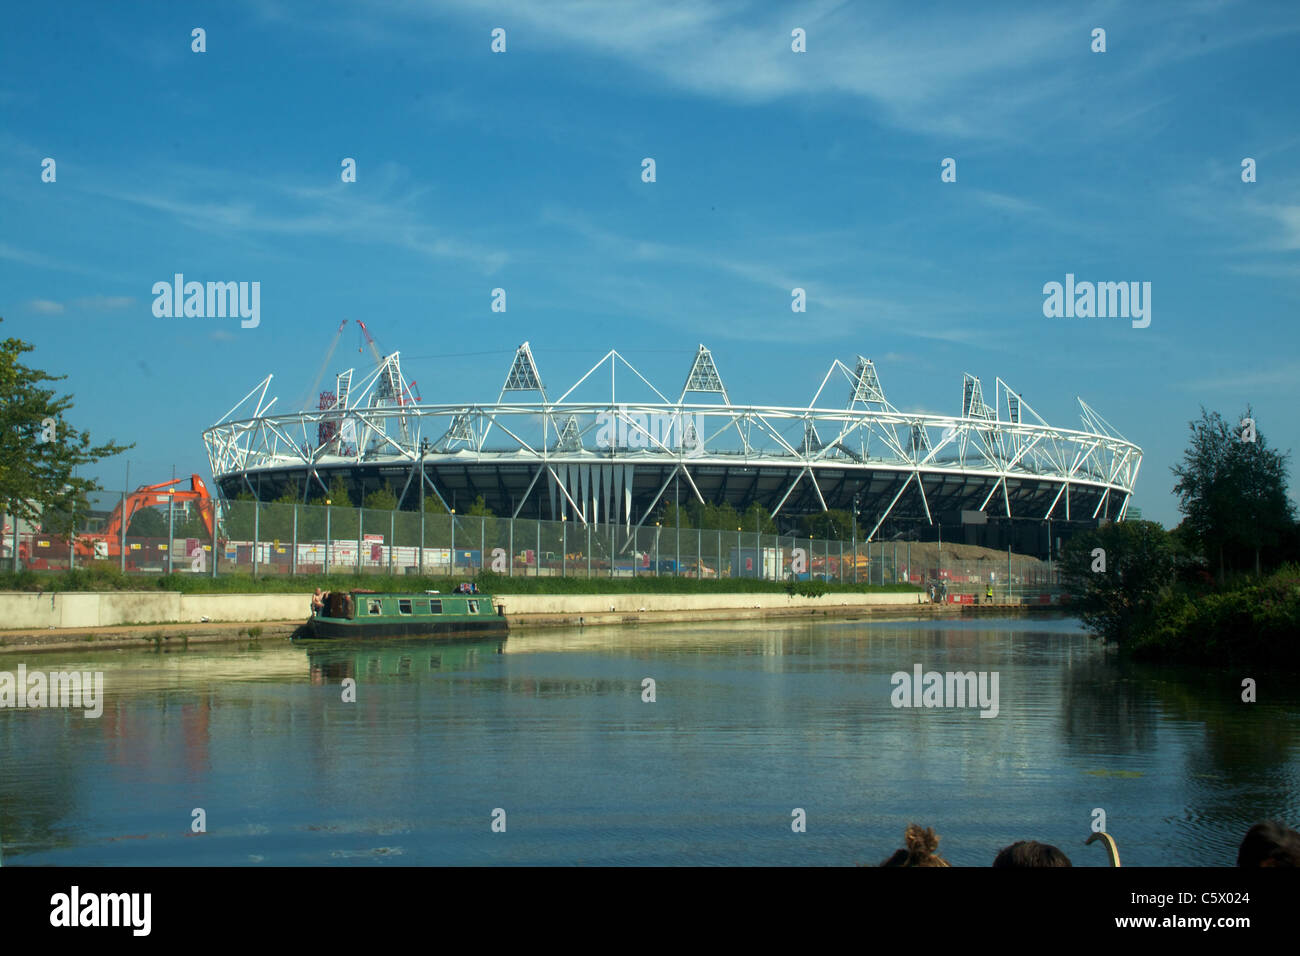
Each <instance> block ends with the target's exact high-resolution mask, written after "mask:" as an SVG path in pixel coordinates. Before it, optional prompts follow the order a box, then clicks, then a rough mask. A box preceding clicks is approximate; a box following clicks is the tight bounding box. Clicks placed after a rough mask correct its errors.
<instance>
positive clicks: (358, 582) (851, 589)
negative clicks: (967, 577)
mask: <svg viewBox="0 0 1300 956" xmlns="http://www.w3.org/2000/svg"><path fill="white" fill-rule="evenodd" d="M467 580H474V581H475V582H477V584H478V586H479V588H480V589H481V590H483V591H486V592H488V593H492V594H737V593H745V594H778V593H789V592H790V591H791V588H790V587H789V586H787V585H786V584H785V583H783V582H779V581H761V580H756V579H754V578H727V579H723V580H713V579H708V578H706V579H703V580H697V579H696V578H687V577H682V578H678V577H671V576H661V577H654V576H653V575H650V576H643V575H638V576H637V577H635V578H606V577H591V578H577V577H567V578H561V577H554V578H552V577H532V576H524V575H517V576H513V577H511V576H508V575H504V574H492V573H491V572H487V573H482V574H477V575H475V576H474V577H473V578H472V579H470V578H465V577H456V578H450V577H417V576H414V575H386V574H362V575H354V574H331V575H321V574H318V575H299V576H297V577H289V576H288V575H284V574H270V575H259V576H258V577H257V578H256V579H254V578H253V577H252V575H249V574H222V575H221V576H220V577H216V578H213V577H210V576H207V575H198V574H172V575H165V574H164V575H139V574H137V575H127V574H123V573H122V572H121V571H119V570H118V569H117V568H115V567H111V566H109V567H103V566H101V567H90V568H78V569H76V570H74V571H65V572H61V573H51V572H35V571H20V572H18V573H17V574H14V573H13V572H12V571H10V572H5V573H0V591H43V592H50V591H179V592H181V593H183V594H256V593H269V594H299V593H304V592H308V591H311V590H313V589H315V588H318V587H319V588H322V589H324V590H327V591H330V590H347V589H349V588H368V589H370V590H374V591H424V590H438V591H442V592H444V593H446V592H448V591H451V590H452V589H454V588H455V587H456V585H457V584H462V583H464V582H465V581H467ZM919 590H920V588H918V587H916V586H915V585H909V584H887V585H884V586H881V585H867V584H852V583H846V584H840V583H839V582H837V581H830V582H822V581H804V582H798V583H796V584H794V586H793V593H799V594H807V595H808V596H812V597H815V596H817V595H818V594H842V593H854V594H866V593H876V594H882V593H883V594H897V593H909V592H917V591H919Z"/></svg>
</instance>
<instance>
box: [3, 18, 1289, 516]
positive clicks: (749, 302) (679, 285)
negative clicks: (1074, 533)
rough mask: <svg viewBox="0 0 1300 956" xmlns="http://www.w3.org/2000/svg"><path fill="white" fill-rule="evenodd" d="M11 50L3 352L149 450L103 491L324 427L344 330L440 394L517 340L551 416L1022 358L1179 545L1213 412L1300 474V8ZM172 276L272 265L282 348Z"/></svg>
mask: <svg viewBox="0 0 1300 956" xmlns="http://www.w3.org/2000/svg"><path fill="white" fill-rule="evenodd" d="M194 27H202V28H204V29H205V30H206V32H207V51H206V52H205V53H201V54H200V53H194V52H192V51H191V30H192V29H193V28H194ZM496 27H501V28H503V29H505V31H506V44H507V47H506V52H505V53H503V54H494V53H492V52H491V50H490V43H491V36H490V34H491V31H492V30H493V28H496ZM796 27H799V28H802V29H804V30H805V31H806V34H807V52H806V53H802V54H796V53H793V52H792V51H791V48H790V47H791V30H792V29H794V28H796ZM1096 27H1101V28H1103V29H1105V31H1106V47H1107V49H1106V52H1105V53H1094V52H1092V50H1091V48H1090V47H1091V45H1092V30H1093V29H1094V28H1096ZM0 62H2V63H3V64H4V66H3V69H2V70H0V316H3V317H4V319H5V322H4V324H3V326H0V334H3V335H6V336H18V337H21V338H23V339H26V340H28V341H30V342H32V343H33V344H34V345H35V346H36V351H35V352H34V353H32V355H31V356H29V359H28V360H29V362H31V363H32V364H35V365H37V366H38V367H42V368H45V369H47V370H49V371H51V372H56V373H61V374H67V375H68V381H67V382H66V383H65V384H66V387H67V389H68V390H69V391H71V392H72V393H73V395H74V396H75V401H76V408H75V411H74V413H73V415H72V418H73V421H74V422H75V424H76V425H77V426H78V427H81V428H88V429H90V431H91V433H92V435H93V436H94V437H95V438H96V439H97V440H103V439H107V438H109V437H112V438H114V439H116V440H118V441H124V442H135V443H136V447H135V449H133V450H132V451H131V452H130V453H128V455H127V456H123V457H121V458H118V459H114V460H111V461H108V462H106V463H105V464H104V465H103V466H102V467H101V468H100V469H99V471H98V473H97V474H98V477H99V478H100V480H101V482H102V483H103V484H104V485H105V486H106V487H109V488H114V489H116V488H119V487H121V486H122V484H123V482H124V480H125V477H124V471H125V458H126V457H129V458H130V460H131V482H132V484H133V485H135V484H138V483H141V482H144V481H157V480H162V479H165V478H167V477H170V474H171V468H172V466H173V465H175V467H176V469H177V473H178V474H187V473H189V472H190V471H197V472H199V473H200V474H203V475H204V477H207V475H208V470H207V459H206V456H205V454H204V450H203V445H202V442H201V439H200V433H201V431H202V430H203V428H205V427H206V426H208V425H210V424H212V423H213V422H214V421H215V420H216V419H217V418H218V417H219V416H221V415H222V414H223V413H224V412H225V411H226V410H227V409H228V408H229V407H230V406H232V405H234V404H235V402H236V401H238V400H239V398H240V397H242V396H243V395H244V394H245V392H247V391H248V390H249V389H250V388H251V387H252V386H253V385H254V384H256V383H257V382H258V381H259V380H260V379H261V378H262V377H264V376H265V375H266V374H267V373H268V372H273V373H275V380H274V382H273V386H272V391H273V393H275V394H278V395H279V396H280V402H279V404H278V406H277V408H278V409H279V410H289V407H290V406H296V405H297V404H298V403H299V402H300V401H301V400H302V398H303V397H304V395H305V393H306V392H307V390H308V387H309V386H310V384H311V381H312V379H313V378H314V377H315V375H316V372H317V370H318V368H319V367H320V364H321V361H322V359H323V358H324V355H325V351H326V349H327V347H328V345H329V343H330V340H331V339H332V338H333V335H334V330H335V329H336V328H337V327H338V324H339V322H340V321H341V320H342V319H362V320H364V321H366V323H367V324H368V325H369V326H370V328H371V329H372V331H373V332H374V334H375V336H376V338H377V339H378V340H379V343H380V345H381V346H382V347H383V348H384V349H385V350H393V349H400V350H401V351H402V354H403V368H404V371H405V372H406V375H407V377H408V378H415V379H417V380H418V381H419V383H420V390H421V392H422V395H423V398H424V399H425V400H426V401H434V402H452V401H463V400H483V401H490V400H493V399H495V398H496V395H497V391H498V390H499V387H500V383H501V380H502V378H503V377H504V375H505V372H506V368H507V366H508V364H509V360H510V354H511V352H512V350H513V349H514V347H515V346H516V345H518V344H519V343H520V342H522V341H524V340H529V341H530V342H531V343H532V346H533V348H534V351H535V354H536V356H537V360H538V364H539V366H540V368H541V371H542V374H543V377H544V379H545V380H546V381H547V384H548V386H549V387H551V388H552V390H553V391H559V390H562V388H563V387H566V386H567V385H568V384H570V383H571V382H572V381H574V380H575V379H576V378H577V377H578V376H580V375H581V374H582V373H583V372H584V371H586V369H587V368H588V367H589V366H591V365H592V364H593V363H595V362H596V361H597V360H598V359H599V357H600V356H601V355H602V354H603V353H604V352H605V351H606V350H608V349H609V348H617V349H618V350H619V351H620V353H622V354H623V355H625V356H626V357H627V358H628V359H629V360H630V361H632V362H633V363H634V364H635V365H636V366H637V368H638V369H640V370H641V371H642V372H643V373H645V374H646V375H647V376H648V377H649V378H650V379H651V380H652V381H654V382H655V383H656V384H658V385H659V386H660V388H661V389H663V390H665V391H668V390H670V389H671V390H673V391H675V390H677V389H679V388H680V384H681V381H682V380H683V379H684V377H685V375H686V372H687V369H688V368H689V365H690V361H691V357H692V355H693V353H694V350H695V347H696V345H697V344H698V343H700V342H703V343H705V344H706V345H708V346H709V347H710V348H711V349H712V351H713V354H714V357H715V359H716V361H717V363H718V367H719V369H720V371H721V373H722V375H723V378H724V380H725V381H726V383H727V386H728V389H729V391H730V393H731V397H732V401H734V402H738V403H750V402H753V403H771V404H791V405H797V404H803V403H805V402H807V401H808V400H809V399H810V398H811V397H812V395H813V393H814V391H815V390H816V388H817V385H818V383H819V382H820V381H821V378H822V376H823V375H824V374H825V371H826V368H827V366H828V365H829V364H830V362H831V360H832V359H835V358H839V359H841V360H843V361H845V362H846V363H848V364H849V365H850V367H851V366H852V364H853V359H854V356H855V355H856V354H858V353H861V354H864V355H866V356H868V357H871V358H873V359H874V360H875V362H876V364H877V367H878V369H879V372H880V376H881V380H882V383H883V385H884V388H885V390H886V393H887V394H888V396H889V397H890V399H891V400H892V401H893V403H894V404H895V405H897V406H898V407H900V408H902V409H904V410H908V411H925V412H935V413H946V414H957V413H959V410H960V386H961V375H962V373H963V372H967V371H968V372H971V373H974V374H976V375H979V376H981V377H982V378H983V381H984V385H985V394H986V398H991V395H992V392H993V381H994V377H995V376H997V375H1000V376H1002V378H1003V379H1004V380H1006V381H1007V382H1009V383H1010V384H1011V385H1012V386H1013V387H1015V388H1016V389H1017V390H1019V391H1020V392H1021V393H1022V394H1023V395H1024V397H1025V399H1026V400H1027V401H1028V402H1029V403H1030V404H1032V405H1033V406H1034V408H1035V409H1036V410H1037V411H1038V412H1039V413H1040V414H1042V415H1043V416H1044V417H1045V418H1046V419H1047V420H1048V421H1049V422H1051V423H1053V424H1057V425H1061V426H1065V427H1078V414H1077V407H1076V405H1075V402H1074V396H1076V395H1079V396H1082V397H1083V398H1084V399H1085V400H1086V401H1087V402H1088V403H1089V404H1090V405H1091V406H1092V407H1093V408H1095V409H1096V410H1098V411H1099V412H1100V413H1101V414H1102V415H1104V416H1105V417H1106V418H1107V419H1108V420H1109V421H1110V422H1111V423H1112V424H1113V425H1114V426H1115V427H1116V428H1117V429H1118V430H1119V431H1120V432H1122V433H1123V434H1124V435H1125V437H1127V438H1129V439H1130V440H1132V441H1135V442H1137V443H1138V444H1140V445H1141V446H1142V447H1143V448H1144V450H1145V460H1144V462H1143V467H1142V474H1141V476H1140V477H1139V479H1138V485H1137V492H1136V495H1135V499H1134V503H1135V505H1137V506H1138V507H1140V508H1141V509H1142V511H1143V514H1144V517H1148V518H1154V519H1156V520H1160V521H1163V522H1165V523H1166V524H1173V523H1176V521H1177V520H1178V517H1179V516H1178V513H1177V507H1176V502H1175V499H1174V498H1173V496H1172V490H1171V489H1172V485H1173V480H1174V479H1173V478H1172V476H1171V475H1170V473H1169V467H1170V465H1171V464H1173V463H1174V462H1175V461H1177V460H1178V459H1179V458H1180V457H1181V453H1182V449H1183V448H1184V446H1185V444H1186V438H1187V422H1188V421H1189V420H1191V419H1193V418H1195V417H1197V416H1198V415H1199V407H1200V405H1202V404H1204V405H1206V406H1207V407H1209V408H1211V409H1217V410H1220V411H1222V412H1223V413H1224V414H1225V415H1229V416H1235V415H1236V414H1237V413H1238V412H1240V411H1241V410H1243V409H1244V407H1245V405H1246V403H1247V402H1251V403H1253V406H1254V410H1255V417H1256V419H1257V421H1258V423H1259V427H1260V429H1261V430H1262V431H1263V433H1264V434H1265V435H1266V436H1267V438H1268V439H1269V441H1270V443H1271V444H1272V445H1273V446H1274V447H1280V448H1282V449H1297V450H1300V424H1298V421H1300V419H1298V418H1297V416H1296V415H1295V405H1296V397H1297V387H1296V381H1297V378H1298V377H1300V348H1298V347H1297V343H1300V334H1298V333H1297V330H1296V326H1295V321H1296V318H1297V304H1298V303H1300V262H1298V261H1297V254H1298V253H1300V189H1298V188H1297V187H1298V186H1300V111H1298V110H1297V108H1296V102H1295V97H1296V90H1297V88H1298V87H1300V84H1298V82H1297V81H1298V80H1300V5H1297V4H1294V3H1278V4H1269V3H1252V2H1189V3H1176V4H1172V3H1171V4H1163V3H1132V4H1111V3H1093V4H1070V5H1068V6H1067V5H1059V6H1058V5H1055V4H1012V5H1004V4H965V3H952V4H942V3H940V4H925V5H918V4H914V3H900V4H896V5H895V4H877V3H873V4H870V5H867V4H860V3H858V4H854V3H842V2H810V3H790V4H779V5H778V4H772V3H761V2H760V3H745V2H740V0H733V2H707V0H692V2H684V3H676V2H669V0H626V2H619V3H594V2H577V0H554V2H547V3H522V2H501V3H491V4H473V3H460V2H455V0H438V2H417V0H373V2H368V3H365V4H355V3H340V2H334V0H320V2H313V3H310V4H309V3H277V2H248V3H244V2H227V3H210V4H206V3H194V4H183V5H180V4H170V3H120V4H111V5H109V4H101V3H64V4H41V5H37V4H26V5H21V6H19V7H16V8H14V9H13V10H11V11H9V13H8V15H7V18H6V27H5V30H4V31H3V33H2V34H0ZM647 156H648V157H653V158H654V159H655V161H656V165H657V181H656V182H654V183H651V184H648V183H643V182H642V181H641V161H642V159H643V158H644V157H647ZM45 157H51V158H53V159H54V160H55V161H56V163H57V180H56V181H55V182H54V183H44V182H42V181H41V162H42V160H43V159H44V158H45ZM344 157H353V158H355V159H356V161H357V170H358V174H357V182H355V183H349V184H345V183H343V182H341V181H340V175H339V174H340V163H341V161H342V159H343V158H344ZM945 157H952V158H954V159H955V160H956V161H957V181H956V182H954V183H943V182H941V181H940V163H941V161H942V160H943V159H944V158H945ZM1245 157H1251V158H1253V159H1254V160H1255V161H1256V163H1257V181H1256V182H1254V183H1243V182H1242V179H1241V162H1242V159H1243V158H1245ZM177 272H181V273H184V274H185V275H186V277H187V278H191V279H197V280H200V281H206V280H219V281H229V280H236V281H237V280H244V281H254V280H256V281H259V282H260V283H261V323H260V325H259V326H258V327H257V328H255V329H243V328H240V326H239V323H238V320H231V319H225V320H222V319H195V318H189V319H184V318H181V319H177V318H156V317H155V316H154V315H153V311H152V305H153V296H152V294H151V289H152V286H153V284H154V283H155V282H157V281H170V279H171V277H172V275H173V274H174V273H177ZM1066 273H1073V274H1075V276H1076V277H1077V278H1078V279H1079V280H1091V281H1142V282H1150V283H1151V285H1152V303H1151V305H1152V311H1151V319H1152V321H1151V324H1150V326H1149V327H1148V328H1145V329H1135V328H1132V327H1131V323H1130V322H1129V321H1127V320H1124V319H1096V318H1093V319H1079V318H1046V317H1045V316H1044V315H1043V301H1044V295H1043V291H1042V290H1043V285H1044V283H1047V282H1052V281H1057V282H1063V281H1064V278H1065V275H1066ZM796 286H797V287H801V288H804V289H806V290H807V295H808V305H807V312H806V313H805V314H795V313H792V312H791V310H790V290H791V289H792V288H794V287H796ZM495 287H503V288H505V289H506V290H507V295H508V311H507V312H506V313H504V314H502V313H493V312H491V311H490V293H491V290H492V289H493V288H495ZM358 344H359V343H358V340H357V334H356V333H355V332H354V331H351V330H349V331H348V332H347V333H346V334H345V336H344V338H343V340H342V343H341V345H340V348H339V351H338V352H337V353H336V355H335V360H334V361H333V362H332V363H331V369H330V376H331V377H332V374H333V372H334V371H335V370H336V369H337V368H342V367H346V366H347V365H352V364H356V365H357V367H358V368H359V369H361V368H368V367H369V362H368V360H367V358H366V357H365V356H360V355H357V346H358ZM462 353H486V354H475V355H469V356H466V355H463V354H462ZM557 385H558V386H560V388H559V389H556V388H555V386H557ZM842 391H844V389H843V388H840V389H838V390H837V392H836V395H835V401H836V403H838V402H839V401H840V400H841V398H842V396H841V395H840V394H839V392H842ZM1297 488H1300V480H1297V466H1296V463H1295V462H1294V461H1293V463H1292V494H1293V497H1294V496H1295V493H1296V490H1297Z"/></svg>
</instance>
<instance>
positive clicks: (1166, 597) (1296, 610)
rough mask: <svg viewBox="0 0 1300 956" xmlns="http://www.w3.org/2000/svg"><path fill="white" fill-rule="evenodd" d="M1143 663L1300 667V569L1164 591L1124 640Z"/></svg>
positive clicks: (1291, 566)
mask: <svg viewBox="0 0 1300 956" xmlns="http://www.w3.org/2000/svg"><path fill="white" fill-rule="evenodd" d="M1128 647H1129V648H1130V649H1131V651H1132V653H1133V656H1134V657H1136V658H1140V659H1144V660H1154V661H1170V662H1173V661H1177V662H1180V663H1195V664H1233V663H1253V664H1276V665H1280V666H1285V667H1297V668H1300V565H1295V564H1288V565H1283V566H1282V567H1281V568H1279V569H1278V570H1277V571H1275V572H1274V573H1273V574H1271V575H1269V576H1267V577H1264V578H1255V577H1242V578H1239V579H1236V580H1232V581H1229V582H1228V583H1226V584H1225V585H1224V586H1223V587H1222V588H1207V587H1194V586H1189V585H1177V586H1175V587H1173V588H1170V589H1169V590H1167V591H1165V592H1164V593H1163V594H1162V595H1161V597H1160V599H1159V600H1158V601H1157V602H1156V604H1155V607H1154V608H1153V609H1152V611H1151V612H1150V614H1149V615H1148V616H1147V618H1146V620H1145V621H1143V622H1142V624H1141V626H1139V627H1137V628H1135V631H1134V634H1133V637H1132V638H1131V640H1130V641H1129V642H1128Z"/></svg>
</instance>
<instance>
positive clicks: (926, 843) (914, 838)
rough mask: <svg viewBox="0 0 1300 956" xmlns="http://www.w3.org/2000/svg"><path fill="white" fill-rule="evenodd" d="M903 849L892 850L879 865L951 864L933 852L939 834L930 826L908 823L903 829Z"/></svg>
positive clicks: (936, 847)
mask: <svg viewBox="0 0 1300 956" xmlns="http://www.w3.org/2000/svg"><path fill="white" fill-rule="evenodd" d="M903 842H904V843H906V844H907V848H906V849H904V850H896V851H894V855H893V856H891V857H890V858H889V859H888V860H886V861H885V862H884V863H881V864H880V865H881V866H952V864H951V863H949V862H948V861H947V860H945V859H944V858H943V857H941V856H939V855H938V854H936V853H935V850H937V849H938V848H939V835H938V834H937V833H935V832H934V830H933V829H932V828H930V827H926V828H925V829H924V830H922V829H921V826H920V824H917V823H909V824H908V825H907V829H906V830H904V831H903Z"/></svg>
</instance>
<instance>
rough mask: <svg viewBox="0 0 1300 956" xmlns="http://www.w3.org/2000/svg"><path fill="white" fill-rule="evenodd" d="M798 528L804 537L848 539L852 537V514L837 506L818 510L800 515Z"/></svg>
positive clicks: (835, 539)
mask: <svg viewBox="0 0 1300 956" xmlns="http://www.w3.org/2000/svg"><path fill="white" fill-rule="evenodd" d="M799 530H800V531H801V532H802V533H803V536H804V537H805V538H826V539H828V540H831V541H848V540H850V539H851V538H852V537H853V515H852V514H851V513H850V512H848V511H842V510H840V509H837V508H832V509H830V510H829V511H818V512H815V513H814V514H810V515H804V516H803V517H801V518H800V519H799Z"/></svg>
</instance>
